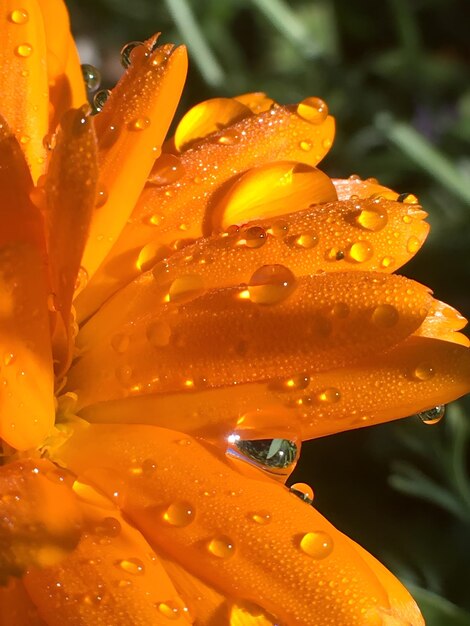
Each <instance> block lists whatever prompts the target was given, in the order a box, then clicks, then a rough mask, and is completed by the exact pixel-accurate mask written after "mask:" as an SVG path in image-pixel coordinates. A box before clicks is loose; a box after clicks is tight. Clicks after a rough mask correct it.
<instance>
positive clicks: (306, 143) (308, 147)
mask: <svg viewBox="0 0 470 626" xmlns="http://www.w3.org/2000/svg"><path fill="white" fill-rule="evenodd" d="M299 146H300V148H301V150H303V151H304V152H310V150H311V149H312V146H313V144H312V142H311V141H307V140H304V141H301V142H300V143H299Z"/></svg>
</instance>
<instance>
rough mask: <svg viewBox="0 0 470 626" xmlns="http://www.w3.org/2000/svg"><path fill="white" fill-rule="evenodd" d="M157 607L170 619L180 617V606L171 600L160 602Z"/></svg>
mask: <svg viewBox="0 0 470 626" xmlns="http://www.w3.org/2000/svg"><path fill="white" fill-rule="evenodd" d="M157 608H158V610H159V611H160V613H161V614H162V615H164V616H165V617H166V618H167V619H169V620H177V619H178V618H179V617H180V614H181V613H180V606H179V605H178V604H177V603H176V602H173V601H171V600H167V601H166V602H159V603H158V604H157Z"/></svg>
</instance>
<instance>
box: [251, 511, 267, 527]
mask: <svg viewBox="0 0 470 626" xmlns="http://www.w3.org/2000/svg"><path fill="white" fill-rule="evenodd" d="M249 518H250V519H251V520H253V521H254V522H255V524H259V525H260V526H266V525H267V524H269V523H270V522H271V513H268V512H266V511H257V512H256V513H250V514H249Z"/></svg>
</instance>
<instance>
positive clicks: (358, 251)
mask: <svg viewBox="0 0 470 626" xmlns="http://www.w3.org/2000/svg"><path fill="white" fill-rule="evenodd" d="M348 254H349V258H350V259H352V260H353V261H356V263H364V262H365V261H369V260H370V259H371V258H372V256H373V254H374V251H373V249H372V246H371V245H370V243H368V242H367V241H357V242H356V243H353V244H352V246H351V247H350V248H349V253H348Z"/></svg>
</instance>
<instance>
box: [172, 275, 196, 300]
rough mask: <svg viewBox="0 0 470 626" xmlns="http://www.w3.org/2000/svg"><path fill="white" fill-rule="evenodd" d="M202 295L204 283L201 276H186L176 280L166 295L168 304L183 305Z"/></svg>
mask: <svg viewBox="0 0 470 626" xmlns="http://www.w3.org/2000/svg"><path fill="white" fill-rule="evenodd" d="M203 293H204V281H203V279H202V276H199V275H197V274H188V275H187V276H180V277H179V278H176V279H175V280H174V281H173V282H172V283H171V286H170V289H169V292H168V295H169V298H170V302H173V303H177V304H183V303H186V302H190V301H191V300H194V299H195V298H198V297H199V296H201V295H202V294H203Z"/></svg>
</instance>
